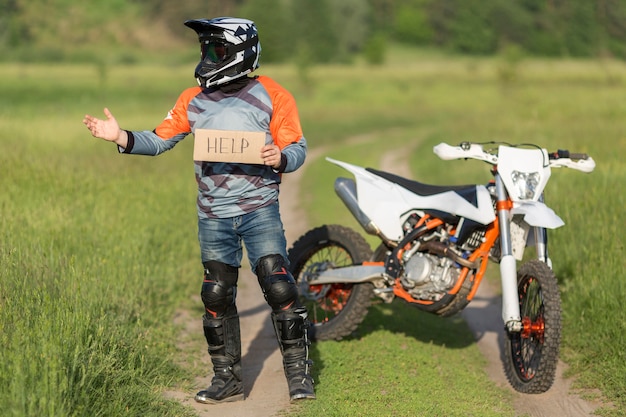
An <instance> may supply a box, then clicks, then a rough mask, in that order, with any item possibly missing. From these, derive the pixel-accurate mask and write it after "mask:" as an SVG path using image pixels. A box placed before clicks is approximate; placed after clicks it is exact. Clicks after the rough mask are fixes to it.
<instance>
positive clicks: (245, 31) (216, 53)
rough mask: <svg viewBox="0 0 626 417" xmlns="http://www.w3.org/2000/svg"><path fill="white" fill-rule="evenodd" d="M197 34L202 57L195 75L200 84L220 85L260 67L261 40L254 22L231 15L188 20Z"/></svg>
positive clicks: (207, 85) (203, 85) (187, 22)
mask: <svg viewBox="0 0 626 417" xmlns="http://www.w3.org/2000/svg"><path fill="white" fill-rule="evenodd" d="M185 25H186V26H188V27H190V28H192V29H193V30H195V31H196V33H197V34H198V39H199V41H200V51H201V55H200V56H201V58H200V63H198V66H197V67H196V71H195V74H194V76H195V77H196V80H198V84H200V86H202V87H210V86H213V85H220V84H224V83H227V82H229V81H232V80H235V79H237V78H240V77H243V76H244V75H246V74H249V73H251V72H252V71H254V70H255V69H257V68H258V67H259V56H260V55H261V44H260V42H259V34H258V32H257V29H256V26H255V25H254V22H253V21H251V20H247V19H239V18H234V17H217V18H214V19H194V20H187V21H186V22H185Z"/></svg>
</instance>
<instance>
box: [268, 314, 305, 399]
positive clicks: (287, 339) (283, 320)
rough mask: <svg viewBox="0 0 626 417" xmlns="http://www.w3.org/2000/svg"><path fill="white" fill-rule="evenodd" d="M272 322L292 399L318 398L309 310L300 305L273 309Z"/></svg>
mask: <svg viewBox="0 0 626 417" xmlns="http://www.w3.org/2000/svg"><path fill="white" fill-rule="evenodd" d="M272 322H273V323H274V329H275V331H276V336H277V338H278V344H279V345H280V350H281V352H282V354H283V367H284V368H285V376H286V377H287V385H288V387H289V397H290V398H291V401H294V400H299V399H315V391H314V388H313V377H312V376H311V366H312V365H313V361H311V360H310V359H309V345H310V344H311V343H310V341H309V339H308V335H307V328H308V326H309V322H308V320H307V311H306V309H305V308H304V307H298V308H296V309H293V310H290V311H281V312H278V313H275V312H273V313H272Z"/></svg>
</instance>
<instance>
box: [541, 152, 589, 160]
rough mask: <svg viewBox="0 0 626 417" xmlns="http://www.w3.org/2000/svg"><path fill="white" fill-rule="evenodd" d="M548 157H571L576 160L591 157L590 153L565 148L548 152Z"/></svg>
mask: <svg viewBox="0 0 626 417" xmlns="http://www.w3.org/2000/svg"><path fill="white" fill-rule="evenodd" d="M548 157H549V158H550V159H551V160H553V159H561V158H569V159H575V160H579V159H589V155H587V154H586V153H573V152H570V151H568V150H564V149H559V150H558V151H556V152H552V153H550V154H548Z"/></svg>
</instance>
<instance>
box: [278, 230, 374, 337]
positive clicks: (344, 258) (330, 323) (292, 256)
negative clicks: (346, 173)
mask: <svg viewBox="0 0 626 417" xmlns="http://www.w3.org/2000/svg"><path fill="white" fill-rule="evenodd" d="M371 255H372V250H371V248H370V246H369V244H368V243H367V242H366V241H365V239H364V238H363V237H362V236H361V235H360V234H359V233H357V232H355V231H353V230H352V229H350V228H348V227H345V226H341V225H325V226H320V227H317V228H315V229H312V230H309V231H308V232H306V233H305V234H304V235H302V236H301V237H300V238H299V239H298V240H297V241H296V242H295V243H294V244H293V246H292V247H291V248H290V249H289V252H288V257H289V263H290V270H291V273H292V274H293V276H294V278H295V279H296V282H297V284H298V292H299V298H300V302H301V303H302V304H303V305H305V306H306V307H307V310H308V314H309V320H310V321H311V323H312V324H313V326H312V329H311V338H312V339H313V340H341V339H342V338H344V337H347V336H349V335H351V334H352V333H353V332H354V331H355V330H356V329H357V327H358V326H359V324H361V322H362V321H363V319H365V316H366V315H367V310H368V308H369V306H370V305H371V302H372V295H373V288H374V287H373V285H372V284H370V283H368V282H364V283H358V284H342V283H337V284H332V285H317V286H311V285H308V284H307V282H306V277H305V275H306V273H307V271H311V270H312V269H315V270H317V272H322V271H323V270H325V269H329V268H338V267H343V266H350V265H354V264H361V263H363V262H365V261H368V260H370V258H371Z"/></svg>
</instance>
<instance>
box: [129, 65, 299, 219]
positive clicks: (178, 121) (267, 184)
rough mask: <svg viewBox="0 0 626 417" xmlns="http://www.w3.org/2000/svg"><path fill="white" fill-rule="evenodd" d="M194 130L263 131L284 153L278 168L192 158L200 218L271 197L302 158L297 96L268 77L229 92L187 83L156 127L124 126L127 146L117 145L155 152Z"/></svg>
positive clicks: (240, 210)
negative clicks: (133, 128) (295, 97)
mask: <svg viewBox="0 0 626 417" xmlns="http://www.w3.org/2000/svg"><path fill="white" fill-rule="evenodd" d="M196 129H218V130H234V131H249V132H265V134H266V139H265V143H266V144H271V143H275V144H276V145H277V146H278V147H279V148H280V149H281V154H282V155H281V157H282V163H281V166H280V168H279V169H278V170H274V169H272V168H271V167H268V166H265V165H260V164H240V163H222V162H203V161H194V164H195V175H196V181H197V183H198V198H197V206H198V216H199V217H201V218H229V217H235V216H239V215H242V214H246V213H250V212H252V211H254V210H256V209H258V208H260V207H264V206H267V205H269V204H271V203H273V202H275V201H276V200H277V199H278V186H279V184H280V178H281V173H283V172H292V171H295V170H296V169H298V168H299V167H300V166H301V165H302V164H303V163H304V159H305V157H306V152H307V143H306V139H305V138H304V136H303V134H302V128H301V126H300V119H299V115H298V110H297V107H296V103H295V100H294V98H293V96H292V95H291V94H290V93H289V92H288V91H287V90H285V89H284V88H283V87H282V86H280V85H279V84H278V83H276V82H275V81H274V80H272V79H271V78H269V77H267V76H259V77H256V78H250V79H249V82H248V83H247V84H246V85H245V86H244V87H243V88H241V89H239V90H237V91H234V92H229V93H227V92H224V91H223V90H221V89H217V88H215V89H206V88H201V87H192V88H189V89H187V90H185V91H183V92H182V93H181V95H180V96H179V97H178V100H177V101H176V104H175V106H174V108H172V110H170V111H169V113H168V115H167V117H166V118H165V119H164V120H163V121H162V122H161V124H160V125H159V126H157V127H156V129H154V130H153V131H128V145H127V147H126V148H120V149H119V150H120V152H123V153H130V154H140V155H159V154H161V153H163V152H165V151H168V150H170V149H172V148H173V147H174V146H175V145H176V144H177V143H178V142H180V141H181V140H182V139H184V138H185V137H186V136H187V135H189V134H190V133H192V134H193V133H194V132H195V130H196Z"/></svg>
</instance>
